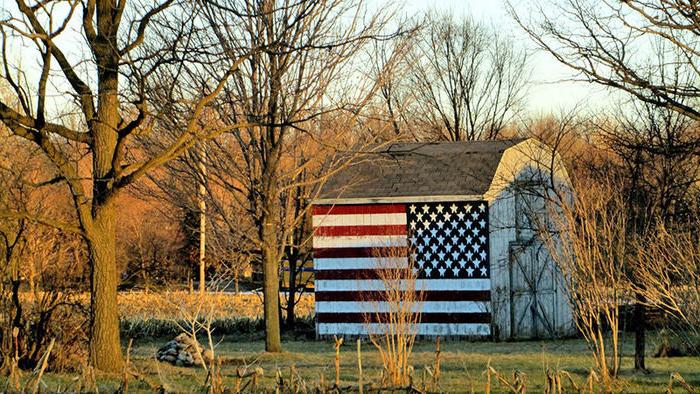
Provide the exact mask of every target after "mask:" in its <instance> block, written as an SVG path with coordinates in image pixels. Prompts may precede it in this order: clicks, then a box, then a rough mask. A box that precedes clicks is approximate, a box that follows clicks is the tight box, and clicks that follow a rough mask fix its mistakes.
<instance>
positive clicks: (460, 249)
mask: <svg viewBox="0 0 700 394" xmlns="http://www.w3.org/2000/svg"><path fill="white" fill-rule="evenodd" d="M466 247H467V245H465V244H459V251H460V252H464V249H465V248H466Z"/></svg>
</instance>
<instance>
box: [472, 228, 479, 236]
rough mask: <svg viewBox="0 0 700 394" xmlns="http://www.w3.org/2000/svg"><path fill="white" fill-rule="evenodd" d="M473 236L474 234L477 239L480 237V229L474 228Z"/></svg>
mask: <svg viewBox="0 0 700 394" xmlns="http://www.w3.org/2000/svg"><path fill="white" fill-rule="evenodd" d="M472 234H474V236H475V237H476V236H477V235H479V229H478V228H476V227H474V228H473V229H472Z"/></svg>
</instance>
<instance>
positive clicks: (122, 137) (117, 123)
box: [0, 0, 247, 371]
mask: <svg viewBox="0 0 700 394" xmlns="http://www.w3.org/2000/svg"><path fill="white" fill-rule="evenodd" d="M190 5H194V3H176V2H175V1H174V0H164V1H160V2H157V3H155V4H153V3H148V2H144V3H143V4H142V3H139V2H134V3H129V6H127V2H126V1H118V0H85V1H82V2H80V1H77V0H71V1H58V0H55V1H31V2H28V1H26V0H16V1H15V2H14V4H13V9H12V10H10V11H9V14H5V15H3V19H2V22H1V23H0V27H1V28H2V29H1V32H0V33H1V34H2V49H3V52H2V63H3V64H2V66H3V70H2V78H3V80H4V82H6V84H7V85H8V86H9V87H10V88H11V90H12V93H13V95H14V96H13V97H12V98H11V99H10V100H9V101H8V100H4V99H3V100H2V102H0V120H1V121H2V122H3V123H4V124H5V125H6V126H7V127H8V128H9V129H10V130H11V131H12V133H13V134H14V135H15V136H17V137H19V138H23V139H25V140H27V141H30V142H32V143H33V144H35V146H36V147H38V148H39V149H40V151H41V154H42V155H43V156H45V157H46V158H47V159H48V160H49V161H50V163H51V165H50V166H51V167H52V171H53V174H52V175H53V177H52V178H50V179H49V180H47V181H46V183H59V184H61V185H63V190H64V191H65V192H66V193H69V194H70V196H71V198H72V201H73V206H74V208H75V220H74V221H72V222H67V223H66V222H60V221H58V220H55V219H54V218H50V217H42V216H40V215H38V214H37V213H36V212H19V211H11V212H3V213H2V215H3V217H14V218H27V219H30V220H33V221H36V222H39V223H43V224H48V225H52V226H55V227H58V228H61V229H62V230H64V231H69V232H73V233H76V234H79V235H81V236H82V237H83V238H84V239H85V241H86V243H87V246H88V250H89V255H90V263H91V264H90V267H91V330H90V354H91V362H92V364H93V365H94V366H95V367H97V368H99V369H102V370H106V371H121V370H122V357H121V350H120V341H119V321H118V315H117V305H116V302H117V301H116V297H117V284H118V278H119V275H118V272H117V264H116V259H115V255H116V251H115V247H116V235H117V234H116V227H115V226H116V220H117V217H118V212H117V210H116V200H117V197H118V196H119V194H120V192H121V191H122V190H123V189H124V188H125V187H127V186H128V185H130V184H133V183H134V182H135V181H136V180H138V179H139V178H141V177H142V176H143V175H144V174H146V173H147V172H149V171H150V170H152V169H153V168H155V167H158V166H159V165H162V164H163V163H165V162H167V161H168V160H170V159H172V158H173V157H175V156H177V155H179V154H181V153H182V152H183V151H184V150H186V149H188V148H189V147H190V146H192V145H193V144H194V142H195V141H196V140H197V139H198V138H200V137H203V136H210V135H212V134H216V133H217V132H220V131H222V130H224V129H227V128H228V129H229V130H230V129H231V128H233V127H236V126H235V125H234V124H231V123H229V124H228V125H227V126H221V123H219V122H216V120H215V119H211V118H210V119H208V120H207V122H203V123H202V122H200V120H201V118H202V117H203V115H204V114H205V113H206V109H207V107H208V105H209V104H211V103H212V101H213V100H214V99H215V98H216V96H217V95H218V94H219V93H220V92H221V90H222V89H223V86H224V84H225V81H226V80H227V79H228V77H229V76H231V74H232V73H233V71H234V70H235V68H236V67H237V66H238V64H239V63H240V61H241V60H242V59H235V60H234V59H232V58H228V59H226V60H225V61H223V62H222V63H220V66H221V68H219V69H218V70H217V72H212V73H210V74H209V75H208V77H209V78H208V80H206V81H202V80H196V81H195V80H194V79H193V78H191V77H192V67H187V65H188V64H191V61H192V60H194V59H195V58H198V59H202V58H205V57H206V55H207V54H206V52H204V51H205V50H206V48H209V47H210V46H209V45H207V36H206V35H201V34H196V33H198V32H200V30H198V27H197V20H198V18H197V12H198V6H197V5H195V6H194V8H191V7H190ZM74 29H78V30H79V32H80V34H81V35H82V37H84V38H85V39H84V40H82V39H81V38H82V37H81V38H78V37H76V36H75V35H71V34H72V32H73V31H74ZM75 44H78V45H77V47H76V46H75ZM13 46H22V50H23V52H22V57H23V58H31V56H34V58H36V59H37V60H38V62H39V65H40V71H39V75H38V77H37V78H36V80H34V79H32V78H26V74H25V70H24V68H23V67H22V64H21V63H19V62H20V61H21V60H18V57H17V56H15V55H14V54H12V53H10V52H8V47H13ZM68 46H70V49H71V50H70V53H69V52H68V49H67V47H68ZM29 48H34V49H35V52H34V53H33V54H30V53H29V52H25V51H28V50H29ZM246 55H247V54H246ZM75 56H77V57H78V58H74V57H75ZM56 71H57V72H56ZM93 78H96V79H94V80H93ZM212 81H213V82H212ZM52 89H56V90H58V92H60V93H63V94H65V96H67V97H72V98H73V103H74V108H75V109H76V113H75V114H74V116H75V119H79V120H78V121H77V122H75V123H73V124H70V123H68V122H65V121H64V119H62V118H61V117H60V115H63V114H65V113H66V111H60V112H59V113H55V112H52V111H50V110H49V109H48V108H47V107H48V104H47V101H46V99H47V97H50V96H51V95H52V92H53V91H52ZM154 98H158V99H159V100H154ZM58 104H59V105H60V107H62V108H70V107H71V103H69V102H66V103H63V102H61V103H58ZM166 113H167V118H170V119H171V118H179V119H180V120H181V125H182V127H181V128H180V129H179V130H180V134H179V135H178V137H177V138H176V139H175V140H174V141H172V143H170V144H169V145H168V146H166V147H165V149H163V150H162V151H160V152H158V153H157V154H155V155H152V156H144V155H141V154H140V152H138V151H134V150H130V149H129V147H130V146H131V141H132V140H133V137H134V136H135V135H137V134H140V133H146V132H147V131H148V130H151V129H157V128H158V127H160V126H162V124H163V123H162V121H163V117H162V115H164V114H166ZM67 146H73V147H75V150H74V151H77V152H80V153H81V154H83V155H84V157H85V159H84V160H85V161H86V162H87V161H89V162H90V164H89V165H80V163H79V162H78V161H77V157H75V156H74V155H71V153H70V152H69V151H68V150H67V149H66V147H67ZM86 164H87V163H86Z"/></svg>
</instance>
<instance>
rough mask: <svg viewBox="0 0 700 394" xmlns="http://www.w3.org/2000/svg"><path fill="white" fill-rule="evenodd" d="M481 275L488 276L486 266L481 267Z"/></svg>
mask: <svg viewBox="0 0 700 394" xmlns="http://www.w3.org/2000/svg"><path fill="white" fill-rule="evenodd" d="M480 271H481V276H486V267H483V268H481V270H480Z"/></svg>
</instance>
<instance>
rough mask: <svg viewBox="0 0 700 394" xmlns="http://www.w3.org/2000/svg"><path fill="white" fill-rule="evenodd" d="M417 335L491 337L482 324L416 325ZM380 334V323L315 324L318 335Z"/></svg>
mask: <svg viewBox="0 0 700 394" xmlns="http://www.w3.org/2000/svg"><path fill="white" fill-rule="evenodd" d="M417 328H418V332H417V334H418V335H442V336H450V335H469V336H486V335H491V327H490V325H489V324H484V323H450V324H441V323H420V324H418V327H417ZM368 329H369V330H371V331H372V332H373V333H380V332H382V331H383V330H385V329H386V325H384V324H381V323H369V324H367V323H317V324H316V330H317V332H318V335H338V334H340V335H343V334H345V335H367V331H368Z"/></svg>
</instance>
